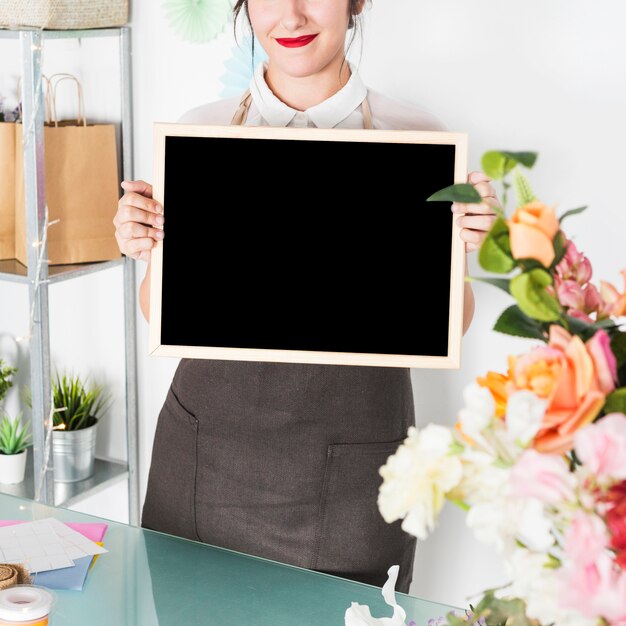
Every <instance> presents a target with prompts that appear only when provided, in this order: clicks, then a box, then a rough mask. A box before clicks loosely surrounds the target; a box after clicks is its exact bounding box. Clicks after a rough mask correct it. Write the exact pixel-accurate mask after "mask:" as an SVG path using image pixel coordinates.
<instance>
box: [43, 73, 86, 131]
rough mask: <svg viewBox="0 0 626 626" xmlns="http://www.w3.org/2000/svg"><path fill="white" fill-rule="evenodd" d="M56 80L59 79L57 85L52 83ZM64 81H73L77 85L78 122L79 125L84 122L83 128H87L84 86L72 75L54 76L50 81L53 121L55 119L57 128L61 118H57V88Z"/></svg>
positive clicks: (61, 74)
mask: <svg viewBox="0 0 626 626" xmlns="http://www.w3.org/2000/svg"><path fill="white" fill-rule="evenodd" d="M54 78H57V81H56V83H53V82H52V81H53V79H54ZM64 80H73V81H74V82H75V83H76V93H77V96H78V117H77V121H78V124H79V125H80V124H81V122H82V125H83V126H87V118H86V117H85V99H84V97H83V86H82V85H81V84H80V81H79V80H78V78H76V76H74V75H72V74H66V73H64V72H60V73H58V74H53V75H52V76H50V81H49V84H50V89H51V91H52V97H51V100H50V104H51V107H50V108H51V111H52V119H53V122H54V125H55V126H58V125H59V118H58V116H57V87H58V86H59V84H60V83H62V82H63V81H64Z"/></svg>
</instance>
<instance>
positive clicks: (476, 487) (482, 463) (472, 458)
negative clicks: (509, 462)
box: [451, 448, 510, 506]
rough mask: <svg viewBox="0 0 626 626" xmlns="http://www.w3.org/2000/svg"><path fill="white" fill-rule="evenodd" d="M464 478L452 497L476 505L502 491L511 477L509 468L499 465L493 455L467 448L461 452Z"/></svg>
mask: <svg viewBox="0 0 626 626" xmlns="http://www.w3.org/2000/svg"><path fill="white" fill-rule="evenodd" d="M460 459H461V463H462V465H463V480H462V481H461V482H460V484H459V485H458V487H456V488H455V489H454V492H453V494H451V498H452V499H454V500H459V501H462V502H465V503H466V504H469V505H471V506H474V505H475V504H478V503H480V502H487V501H489V500H492V499H493V498H494V496H496V495H497V494H498V493H501V492H502V490H503V489H504V487H505V486H506V484H507V481H508V478H509V471H510V470H508V469H506V468H504V467H502V466H500V465H498V464H497V463H496V459H495V457H494V456H493V455H491V454H488V453H487V452H482V451H480V450H476V449H475V448H466V449H465V450H464V451H463V452H462V453H461V454H460Z"/></svg>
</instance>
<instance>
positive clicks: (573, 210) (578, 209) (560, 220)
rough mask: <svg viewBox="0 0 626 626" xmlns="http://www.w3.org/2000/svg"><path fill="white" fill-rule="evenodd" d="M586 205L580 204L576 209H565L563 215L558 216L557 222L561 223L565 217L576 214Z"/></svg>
mask: <svg viewBox="0 0 626 626" xmlns="http://www.w3.org/2000/svg"><path fill="white" fill-rule="evenodd" d="M587 208H588V207H586V206H581V207H578V208H577V209H570V210H569V211H565V213H563V215H561V217H559V222H560V223H561V224H562V223H563V220H564V219H565V218H566V217H570V216H572V215H578V214H579V213H582V212H583V211H585V210H586V209H587Z"/></svg>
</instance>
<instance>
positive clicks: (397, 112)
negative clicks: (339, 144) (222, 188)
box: [178, 61, 447, 130]
mask: <svg viewBox="0 0 626 626" xmlns="http://www.w3.org/2000/svg"><path fill="white" fill-rule="evenodd" d="M266 69H267V62H266V61H264V62H262V63H259V64H258V65H257V67H256V70H255V72H254V75H253V77H252V79H251V80H250V85H249V86H250V93H251V94H252V103H251V105H250V110H249V113H248V118H247V120H246V126H292V127H300V128H306V127H317V128H363V113H362V107H361V104H362V102H363V100H364V99H365V98H366V97H367V99H368V102H369V105H370V108H371V110H372V116H373V121H374V128H379V129H390V130H447V129H446V128H445V126H444V124H443V123H442V122H441V120H439V119H438V118H437V117H435V116H434V115H432V114H431V113H429V112H427V111H424V110H423V109H420V108H419V107H416V106H414V105H410V104H404V103H401V102H398V101H397V100H393V99H392V98H388V97H387V96H384V95H383V94H381V93H379V92H377V91H374V90H372V89H368V88H367V87H366V86H365V85H364V84H363V81H362V80H361V77H360V76H359V72H358V70H357V68H356V66H355V65H354V64H353V63H351V62H350V70H351V76H350V79H349V80H348V82H347V83H346V84H345V85H344V86H343V87H342V88H341V89H340V90H339V91H338V92H337V93H335V94H334V95H332V96H331V97H330V98H327V99H326V100H324V101H323V102H320V103H319V104H316V105H315V106H312V107H309V108H308V109H306V110H305V111H298V110H297V109H293V108H292V107H290V106H288V105H287V104H285V103H284V102H282V101H281V100H280V99H279V98H277V97H276V96H275V95H274V93H273V92H272V90H271V89H270V88H269V86H268V85H267V83H266V82H265V70H266ZM240 100H241V96H236V97H234V98H227V99H224V100H217V101H215V102H210V103H208V104H203V105H201V106H198V107H195V108H193V109H190V110H189V111H187V112H186V113H184V114H183V115H182V116H181V117H180V118H179V119H178V122H179V123H181V124H215V125H220V126H221V125H229V124H230V123H231V120H232V118H233V115H234V114H235V111H236V110H237V108H238V107H239V102H240Z"/></svg>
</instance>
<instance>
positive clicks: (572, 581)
mask: <svg viewBox="0 0 626 626" xmlns="http://www.w3.org/2000/svg"><path fill="white" fill-rule="evenodd" d="M558 576H559V578H560V579H561V597H560V601H561V605H562V606H563V607H564V608H571V609H574V610H577V611H579V612H580V613H581V614H582V615H584V616H585V617H590V618H604V620H606V622H608V624H610V625H611V626H624V624H626V601H625V598H626V572H624V571H622V570H618V569H616V568H615V567H614V564H613V561H612V560H611V558H610V556H609V555H608V553H604V554H602V555H600V556H599V557H598V559H597V560H596V562H595V563H589V564H588V565H585V566H582V567H581V566H579V565H577V564H574V563H568V564H567V566H565V567H563V568H562V569H561V570H560V571H559V572H558Z"/></svg>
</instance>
